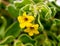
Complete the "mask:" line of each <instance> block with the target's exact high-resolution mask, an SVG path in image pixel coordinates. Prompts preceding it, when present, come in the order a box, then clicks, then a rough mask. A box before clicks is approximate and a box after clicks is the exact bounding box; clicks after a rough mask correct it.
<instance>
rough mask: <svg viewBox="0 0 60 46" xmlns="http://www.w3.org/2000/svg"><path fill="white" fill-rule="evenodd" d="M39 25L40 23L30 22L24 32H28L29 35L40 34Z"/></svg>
mask: <svg viewBox="0 0 60 46" xmlns="http://www.w3.org/2000/svg"><path fill="white" fill-rule="evenodd" d="M38 26H39V25H38V24H30V26H29V27H26V29H25V30H24V32H27V33H28V34H29V36H33V35H34V34H39V31H38Z"/></svg>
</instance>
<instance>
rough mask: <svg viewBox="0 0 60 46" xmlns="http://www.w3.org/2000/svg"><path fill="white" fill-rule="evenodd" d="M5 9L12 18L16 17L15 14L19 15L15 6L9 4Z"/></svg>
mask: <svg viewBox="0 0 60 46" xmlns="http://www.w3.org/2000/svg"><path fill="white" fill-rule="evenodd" d="M7 11H8V12H9V14H10V15H11V16H12V17H13V18H14V17H15V18H17V16H18V15H19V11H18V10H17V9H16V8H15V6H12V5H9V6H8V7H7Z"/></svg>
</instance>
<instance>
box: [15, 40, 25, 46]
mask: <svg viewBox="0 0 60 46" xmlns="http://www.w3.org/2000/svg"><path fill="white" fill-rule="evenodd" d="M23 45H24V44H23V43H22V42H21V41H20V40H15V41H14V46H23Z"/></svg>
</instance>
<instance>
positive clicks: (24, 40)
mask: <svg viewBox="0 0 60 46" xmlns="http://www.w3.org/2000/svg"><path fill="white" fill-rule="evenodd" d="M18 39H19V40H20V41H21V42H22V43H24V44H26V43H31V44H33V45H35V42H36V41H35V40H33V39H32V38H31V37H29V36H28V35H26V34H22V35H21V36H20V37H19V38H18Z"/></svg>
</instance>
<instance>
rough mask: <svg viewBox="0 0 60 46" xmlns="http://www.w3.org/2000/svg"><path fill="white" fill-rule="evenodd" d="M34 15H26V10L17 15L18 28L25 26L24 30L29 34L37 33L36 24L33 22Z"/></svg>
mask: <svg viewBox="0 0 60 46" xmlns="http://www.w3.org/2000/svg"><path fill="white" fill-rule="evenodd" d="M34 19H35V18H34V16H32V15H27V14H26V12H24V13H23V15H22V16H18V21H19V23H20V28H25V27H26V28H25V30H24V32H27V33H28V34H29V36H33V35H34V34H39V31H38V27H39V25H38V24H33V23H32V21H34Z"/></svg>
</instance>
